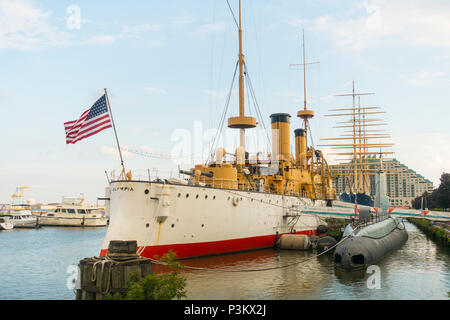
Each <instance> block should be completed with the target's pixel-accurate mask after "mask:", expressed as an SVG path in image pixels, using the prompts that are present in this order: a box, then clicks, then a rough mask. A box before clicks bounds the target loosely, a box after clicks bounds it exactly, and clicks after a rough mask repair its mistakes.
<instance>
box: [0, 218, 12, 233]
mask: <svg viewBox="0 0 450 320" xmlns="http://www.w3.org/2000/svg"><path fill="white" fill-rule="evenodd" d="M12 228H14V224H13V223H12V222H11V219H10V218H9V217H6V216H4V217H0V230H11V229H12Z"/></svg>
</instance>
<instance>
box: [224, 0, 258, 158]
mask: <svg viewBox="0 0 450 320" xmlns="http://www.w3.org/2000/svg"><path fill="white" fill-rule="evenodd" d="M238 29H239V117H232V118H229V119H228V127H229V128H233V129H240V147H241V148H244V150H245V129H250V128H255V127H256V125H257V122H256V119H255V118H253V117H246V116H245V99H244V96H245V91H244V66H245V58H244V50H243V46H242V5H241V0H239V25H238Z"/></svg>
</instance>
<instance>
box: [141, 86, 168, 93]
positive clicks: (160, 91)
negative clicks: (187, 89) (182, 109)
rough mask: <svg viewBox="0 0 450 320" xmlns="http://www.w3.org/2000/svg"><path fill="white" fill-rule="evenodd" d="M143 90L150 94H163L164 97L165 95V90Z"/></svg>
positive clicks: (150, 88)
mask: <svg viewBox="0 0 450 320" xmlns="http://www.w3.org/2000/svg"><path fill="white" fill-rule="evenodd" d="M144 90H145V91H148V92H151V93H154V94H164V95H165V94H167V91H166V90H163V89H158V88H152V87H145V88H144Z"/></svg>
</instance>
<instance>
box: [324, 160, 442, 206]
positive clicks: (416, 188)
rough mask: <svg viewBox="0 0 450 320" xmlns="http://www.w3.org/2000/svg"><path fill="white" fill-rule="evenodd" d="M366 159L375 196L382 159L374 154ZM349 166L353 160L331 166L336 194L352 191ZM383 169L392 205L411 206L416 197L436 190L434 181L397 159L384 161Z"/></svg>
mask: <svg viewBox="0 0 450 320" xmlns="http://www.w3.org/2000/svg"><path fill="white" fill-rule="evenodd" d="M366 161H367V168H368V169H367V171H368V173H367V174H366V175H365V177H366V179H367V183H368V184H369V185H370V189H369V190H370V195H371V196H375V190H376V185H375V172H376V171H377V170H379V169H380V160H379V159H377V158H376V157H375V156H373V157H369V158H368V159H366ZM349 167H352V162H347V163H341V164H338V165H331V166H330V169H331V171H332V172H333V176H334V177H335V179H334V180H333V187H334V188H335V189H336V194H341V193H344V192H346V193H349V192H350V191H351V190H350V186H352V185H353V175H352V173H351V170H349ZM383 170H384V171H385V172H386V181H387V193H388V196H389V198H390V204H391V206H394V207H411V205H412V201H413V200H414V199H415V198H417V197H419V196H421V195H422V194H423V193H424V192H428V193H431V192H433V190H434V186H433V183H432V182H431V181H430V180H428V179H426V178H425V177H423V176H422V175H420V174H419V173H417V172H415V171H414V170H412V169H410V168H408V167H407V166H406V165H404V164H402V163H401V162H400V161H398V160H397V159H390V160H389V161H384V162H383Z"/></svg>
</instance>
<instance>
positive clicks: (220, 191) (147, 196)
mask: <svg viewBox="0 0 450 320" xmlns="http://www.w3.org/2000/svg"><path fill="white" fill-rule="evenodd" d="M236 23H237V25H238V31H239V60H238V63H237V67H238V68H239V115H238V116H236V117H231V118H229V119H228V127H229V128H232V129H239V130H240V145H239V147H238V148H237V149H236V150H233V151H232V152H228V151H226V150H225V149H224V148H220V147H218V148H217V149H216V151H215V156H214V157H213V159H211V160H210V161H208V162H207V163H206V164H199V165H196V166H195V167H194V168H192V169H190V170H188V171H180V173H182V174H183V175H184V176H187V179H169V180H156V181H133V180H132V174H130V173H129V174H128V176H127V177H126V178H125V177H123V176H122V178H121V179H118V180H112V181H111V182H110V187H109V189H108V191H107V197H108V198H109V199H110V205H109V208H110V217H111V220H110V226H109V228H108V232H107V235H106V237H105V240H104V243H103V250H102V253H101V254H102V255H105V254H106V253H107V248H108V243H109V241H111V240H137V241H138V246H139V252H140V254H141V255H143V256H146V257H154V256H155V255H157V256H159V257H161V255H163V254H164V253H166V252H167V251H168V250H173V251H175V252H176V253H177V255H178V257H179V258H188V257H195V256H203V255H212V254H220V253H227V252H237V251H244V250H252V249H258V248H265V247H271V246H273V244H274V242H275V241H276V239H277V237H279V236H280V235H282V234H284V233H303V234H308V235H312V234H316V230H317V227H318V226H319V225H321V224H325V222H324V221H322V220H321V218H319V217H317V216H308V215H302V214H301V210H302V209H303V208H306V207H326V206H327V205H329V206H330V205H331V200H334V199H335V191H334V189H333V188H332V178H331V176H330V175H329V172H330V170H329V169H328V165H327V162H326V160H325V158H324V156H323V154H322V152H321V151H320V150H316V149H315V148H313V147H312V146H308V141H307V133H308V131H309V130H308V129H309V123H308V122H309V120H310V119H311V118H313V117H314V111H312V110H309V109H308V108H307V102H306V92H305V103H304V108H303V109H302V110H300V111H299V112H298V114H297V116H298V117H299V118H300V119H301V120H302V125H303V127H302V128H299V129H297V130H295V131H294V133H295V153H294V154H292V153H291V134H292V133H291V115H290V114H288V113H276V114H273V115H271V116H270V118H271V129H272V150H270V152H269V154H268V156H265V157H263V156H262V153H258V154H256V155H250V154H249V152H247V150H246V143H245V142H246V141H245V130H248V129H252V128H255V127H256V126H257V125H258V123H257V120H256V119H255V118H253V117H249V116H246V114H245V99H244V92H245V91H244V85H245V82H244V79H245V76H248V72H246V71H245V70H246V65H245V58H244V54H243V46H242V33H243V31H242V24H241V1H239V19H238V21H236ZM305 80H306V71H305ZM305 91H306V85H305ZM229 156H231V159H230V157H229Z"/></svg>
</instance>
